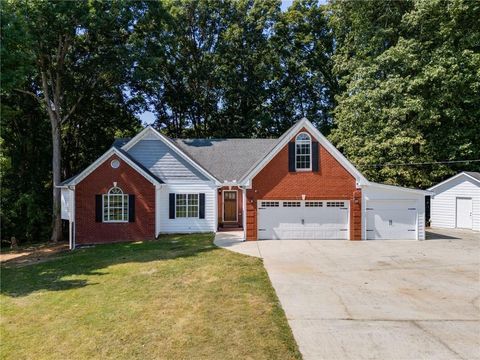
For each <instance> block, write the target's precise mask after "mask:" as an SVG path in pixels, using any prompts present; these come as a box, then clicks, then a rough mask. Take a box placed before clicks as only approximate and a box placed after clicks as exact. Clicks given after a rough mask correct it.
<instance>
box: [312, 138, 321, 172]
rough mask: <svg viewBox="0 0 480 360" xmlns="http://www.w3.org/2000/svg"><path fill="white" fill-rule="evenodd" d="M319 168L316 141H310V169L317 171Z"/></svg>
mask: <svg viewBox="0 0 480 360" xmlns="http://www.w3.org/2000/svg"><path fill="white" fill-rule="evenodd" d="M319 168H320V164H319V156H318V142H317V141H312V171H313V172H318V169H319Z"/></svg>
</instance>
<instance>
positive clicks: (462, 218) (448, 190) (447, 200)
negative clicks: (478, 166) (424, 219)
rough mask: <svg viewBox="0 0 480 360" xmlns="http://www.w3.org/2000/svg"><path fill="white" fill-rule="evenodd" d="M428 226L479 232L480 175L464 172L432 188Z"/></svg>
mask: <svg viewBox="0 0 480 360" xmlns="http://www.w3.org/2000/svg"><path fill="white" fill-rule="evenodd" d="M428 190H429V191H432V192H434V193H435V195H433V196H432V198H431V203H430V221H431V226H432V227H439V228H460V229H471V230H476V231H480V173H478V172H470V171H464V172H461V173H459V174H457V175H455V176H452V177H451V178H449V179H447V180H445V181H443V182H441V183H439V184H437V185H435V186H432V187H431V188H430V189H428Z"/></svg>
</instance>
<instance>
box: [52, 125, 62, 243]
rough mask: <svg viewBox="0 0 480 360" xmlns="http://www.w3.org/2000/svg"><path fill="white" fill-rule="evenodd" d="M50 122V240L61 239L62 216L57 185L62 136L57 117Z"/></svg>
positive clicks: (58, 182)
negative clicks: (51, 181)
mask: <svg viewBox="0 0 480 360" xmlns="http://www.w3.org/2000/svg"><path fill="white" fill-rule="evenodd" d="M50 121H51V124H52V151H53V156H52V179H53V208H52V209H53V212H52V238H51V241H53V242H58V241H61V240H62V216H61V206H62V202H61V191H60V189H59V188H58V187H57V186H58V185H59V184H60V176H61V159H62V138H61V133H60V122H59V121H58V120H57V119H52V118H51V119H50Z"/></svg>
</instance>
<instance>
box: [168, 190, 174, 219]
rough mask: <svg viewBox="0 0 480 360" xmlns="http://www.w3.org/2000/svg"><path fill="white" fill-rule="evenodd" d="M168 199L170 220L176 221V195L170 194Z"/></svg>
mask: <svg viewBox="0 0 480 360" xmlns="http://www.w3.org/2000/svg"><path fill="white" fill-rule="evenodd" d="M168 199H169V201H168V218H169V219H175V194H174V193H170V194H169V196H168Z"/></svg>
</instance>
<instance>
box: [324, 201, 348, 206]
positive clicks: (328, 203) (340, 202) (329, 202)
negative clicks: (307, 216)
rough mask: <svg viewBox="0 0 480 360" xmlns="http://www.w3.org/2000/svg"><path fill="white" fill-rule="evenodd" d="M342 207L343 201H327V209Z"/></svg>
mask: <svg viewBox="0 0 480 360" xmlns="http://www.w3.org/2000/svg"><path fill="white" fill-rule="evenodd" d="M344 205H345V203H344V202H343V201H327V207H343V206H344Z"/></svg>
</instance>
